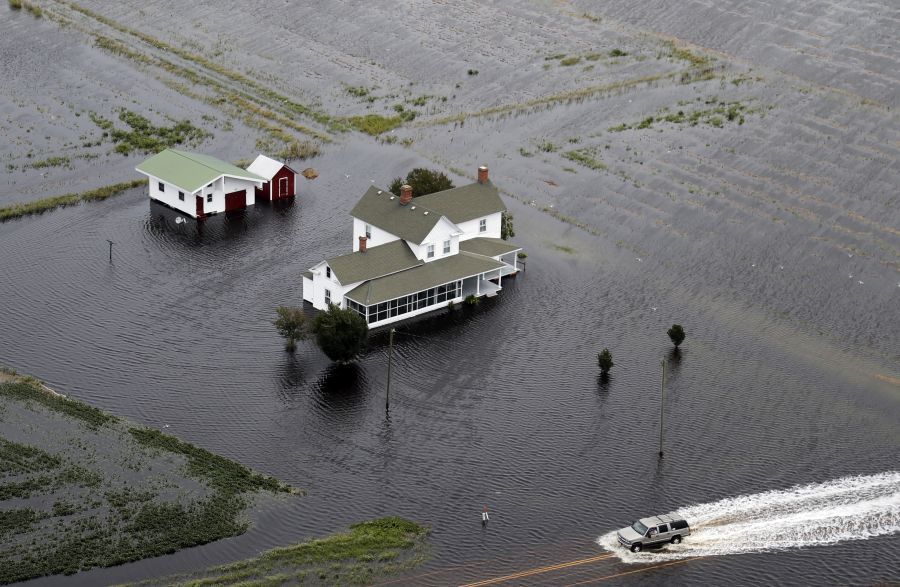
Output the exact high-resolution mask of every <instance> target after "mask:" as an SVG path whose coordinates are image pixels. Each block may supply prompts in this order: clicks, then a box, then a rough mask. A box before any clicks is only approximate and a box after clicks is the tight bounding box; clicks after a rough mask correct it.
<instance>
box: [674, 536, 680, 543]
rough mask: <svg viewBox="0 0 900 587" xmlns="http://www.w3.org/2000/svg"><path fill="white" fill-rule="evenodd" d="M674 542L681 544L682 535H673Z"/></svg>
mask: <svg viewBox="0 0 900 587" xmlns="http://www.w3.org/2000/svg"><path fill="white" fill-rule="evenodd" d="M672 544H681V536H672Z"/></svg>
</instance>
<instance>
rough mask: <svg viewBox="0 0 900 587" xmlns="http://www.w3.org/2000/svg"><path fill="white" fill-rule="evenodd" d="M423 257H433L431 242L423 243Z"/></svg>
mask: <svg viewBox="0 0 900 587" xmlns="http://www.w3.org/2000/svg"><path fill="white" fill-rule="evenodd" d="M425 257H426V258H427V259H434V245H433V244H430V243H429V244H427V245H425Z"/></svg>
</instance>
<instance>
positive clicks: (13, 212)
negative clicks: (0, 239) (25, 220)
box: [0, 179, 147, 222]
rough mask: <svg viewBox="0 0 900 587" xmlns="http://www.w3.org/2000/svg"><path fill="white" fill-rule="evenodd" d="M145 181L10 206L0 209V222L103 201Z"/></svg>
mask: <svg viewBox="0 0 900 587" xmlns="http://www.w3.org/2000/svg"><path fill="white" fill-rule="evenodd" d="M146 183H147V180H146V179H135V180H132V181H126V182H123V183H117V184H113V185H108V186H104V187H102V188H97V189H94V190H88V191H86V192H82V193H80V194H65V195H63V196H51V197H49V198H43V199H40V200H36V201H34V202H24V203H21V204H11V205H9V206H5V207H3V208H0V222H6V221H7V220H12V219H13V218H21V217H22V216H28V215H31V214H43V213H44V212H47V211H48V210H54V209H56V208H64V207H66V206H74V205H76V204H80V203H81V202H97V201H100V200H105V199H107V198H111V197H113V196H116V195H119V194H121V193H122V192H124V191H126V190H130V189H132V188H136V187H138V186H141V185H146Z"/></svg>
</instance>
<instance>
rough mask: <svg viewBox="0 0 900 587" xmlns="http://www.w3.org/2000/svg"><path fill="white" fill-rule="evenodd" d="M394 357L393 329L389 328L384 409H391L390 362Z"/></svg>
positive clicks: (387, 410)
mask: <svg viewBox="0 0 900 587" xmlns="http://www.w3.org/2000/svg"><path fill="white" fill-rule="evenodd" d="M393 358H394V329H393V328H391V335H390V338H389V339H388V376H387V393H386V394H385V396H384V411H385V412H389V411H391V362H392V360H393Z"/></svg>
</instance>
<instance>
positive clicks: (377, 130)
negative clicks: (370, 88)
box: [347, 104, 416, 137]
mask: <svg viewBox="0 0 900 587" xmlns="http://www.w3.org/2000/svg"><path fill="white" fill-rule="evenodd" d="M398 105H399V104H398ZM400 106H402V105H400ZM399 112H400V114H398V115H397V116H382V115H381V114H366V115H365V116H351V117H350V118H348V119H347V120H348V121H349V122H350V126H352V127H353V128H355V129H356V130H358V131H360V132H364V133H366V134H369V135H372V136H373V137H377V136H378V135H380V134H381V133H384V132H387V131H389V130H393V129H395V128H398V127H399V126H401V125H402V124H403V123H404V122H407V121H410V120H413V119H414V118H415V117H416V113H415V111H414V110H403V109H402V108H401V110H400V111H399Z"/></svg>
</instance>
